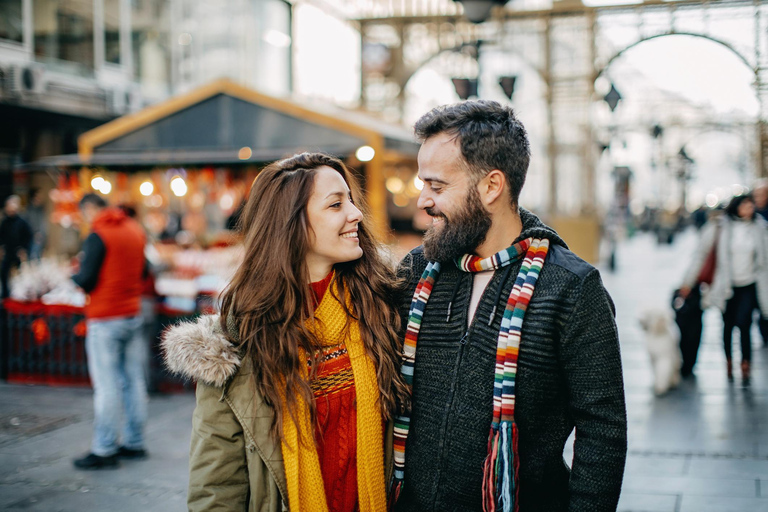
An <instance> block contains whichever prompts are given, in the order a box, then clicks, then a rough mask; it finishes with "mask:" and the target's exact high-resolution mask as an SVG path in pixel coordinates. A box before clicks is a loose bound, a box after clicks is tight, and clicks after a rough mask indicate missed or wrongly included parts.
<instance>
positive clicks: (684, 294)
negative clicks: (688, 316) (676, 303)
mask: <svg viewBox="0 0 768 512" xmlns="http://www.w3.org/2000/svg"><path fill="white" fill-rule="evenodd" d="M677 293H678V295H680V296H681V297H682V298H684V299H687V298H688V295H690V294H691V289H690V288H688V287H687V286H681V287H680V290H678V292H677Z"/></svg>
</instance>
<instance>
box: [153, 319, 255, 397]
mask: <svg viewBox="0 0 768 512" xmlns="http://www.w3.org/2000/svg"><path fill="white" fill-rule="evenodd" d="M161 346H162V350H163V353H164V355H165V364H166V366H167V367H168V369H169V370H170V371H171V372H173V373H175V374H177V375H180V376H182V377H184V378H186V379H191V380H194V381H201V382H204V383H206V384H209V385H211V386H215V387H223V386H224V385H225V384H226V383H227V382H228V381H229V380H230V379H231V378H232V376H233V375H235V373H236V372H237V370H238V368H239V367H240V364H241V362H242V359H241V355H240V351H239V349H238V347H236V346H235V345H233V344H232V343H231V342H230V341H229V339H228V338H227V336H226V334H225V333H224V331H223V330H222V329H221V325H220V322H219V315H204V316H201V317H200V318H198V319H197V321H196V322H182V323H181V324H178V325H176V326H174V327H172V328H170V329H168V330H167V331H166V332H165V333H164V334H163V337H162V341H161Z"/></svg>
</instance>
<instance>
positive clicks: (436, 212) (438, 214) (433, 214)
mask: <svg viewBox="0 0 768 512" xmlns="http://www.w3.org/2000/svg"><path fill="white" fill-rule="evenodd" d="M424 211H425V212H427V215H429V216H430V217H443V218H445V215H443V214H442V213H441V212H440V210H437V209H435V208H424Z"/></svg>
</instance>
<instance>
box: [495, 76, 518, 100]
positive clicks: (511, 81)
mask: <svg viewBox="0 0 768 512" xmlns="http://www.w3.org/2000/svg"><path fill="white" fill-rule="evenodd" d="M515 80H517V77H516V76H502V77H500V78H499V85H500V86H501V88H502V89H503V90H504V94H505V95H506V96H507V98H509V100H510V101H512V95H513V94H514V93H515Z"/></svg>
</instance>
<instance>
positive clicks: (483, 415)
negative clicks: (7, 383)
mask: <svg viewBox="0 0 768 512" xmlns="http://www.w3.org/2000/svg"><path fill="white" fill-rule="evenodd" d="M520 215H521V217H522V221H523V231H522V234H521V235H520V237H519V238H518V240H516V242H517V241H519V240H522V239H524V238H528V237H531V236H532V237H534V238H548V239H549V240H550V242H551V243H550V250H549V254H548V256H547V259H546V262H545V264H544V268H543V269H542V272H541V275H540V277H539V280H538V282H537V284H536V289H535V291H534V294H533V298H532V300H531V303H530V305H529V307H528V310H527V312H526V314H525V318H524V321H523V330H522V341H521V345H520V356H519V361H518V365H519V366H518V373H517V393H516V412H515V419H516V422H517V424H518V426H519V429H520V442H519V453H520V510H521V512H555V511H557V512H561V511H562V512H565V511H571V512H576V511H579V512H601V511H615V510H616V506H617V503H618V500H619V493H620V490H621V481H622V477H623V473H624V462H625V459H626V451H627V420H626V409H625V404H624V387H623V382H622V374H621V359H620V356H619V340H618V333H617V330H616V323H615V321H614V315H615V312H614V306H613V302H612V301H611V298H610V297H609V296H608V293H607V292H606V290H605V288H603V285H602V282H601V280H600V275H599V273H598V271H597V270H596V269H595V268H593V267H592V266H591V265H589V264H588V263H586V262H584V261H583V260H581V259H580V258H578V257H577V256H576V255H574V254H573V253H572V252H571V251H569V250H568V248H567V246H566V245H565V243H564V242H563V241H562V239H561V238H560V237H559V236H558V235H557V233H555V232H554V231H553V230H552V229H551V228H549V227H547V226H545V225H544V224H543V223H541V221H540V220H539V219H538V218H537V217H536V216H535V215H533V214H532V213H530V212H527V211H525V210H522V209H521V210H520ZM426 265H427V260H426V259H425V257H424V254H423V252H422V248H421V247H418V248H416V249H414V250H413V251H412V252H411V253H410V254H409V255H408V256H406V257H405V259H404V260H403V261H402V263H401V265H400V274H401V276H403V277H405V278H406V279H407V280H408V287H407V290H406V292H404V295H403V297H402V302H401V315H402V316H403V318H404V319H405V318H406V317H407V314H408V309H409V307H410V304H411V297H412V294H413V290H414V289H415V288H416V284H417V283H418V281H419V278H420V277H421V274H422V272H423V270H424V268H425V267H426ZM520 265H521V262H517V263H513V264H512V265H511V267H512V269H511V272H509V273H508V274H507V278H506V279H503V276H504V274H505V270H506V268H502V269H500V270H498V271H496V272H495V274H494V277H493V279H492V280H491V282H490V283H489V284H488V287H487V288H486V290H485V292H484V293H483V296H482V298H481V300H480V304H479V306H478V308H477V312H476V315H475V318H474V320H473V321H472V323H471V325H469V326H468V325H467V315H468V305H469V300H470V296H471V293H472V282H473V277H472V274H469V273H466V272H462V271H461V270H459V269H458V268H457V267H456V266H455V265H454V264H451V263H448V264H443V265H442V270H441V272H440V275H439V276H438V279H437V283H436V285H435V287H434V289H433V291H432V295H431V297H430V299H429V302H428V303H427V307H426V310H425V313H424V318H423V319H422V326H421V332H420V333H419V338H418V344H417V349H416V368H415V373H414V388H413V400H414V410H413V414H412V416H411V428H410V434H409V437H408V443H407V446H406V452H405V461H406V462H405V464H406V465H405V485H404V488H403V491H402V494H401V496H400V499H399V501H398V505H397V508H396V510H397V512H411V511H441V512H442V511H482V503H481V486H482V466H483V460H484V459H485V457H486V453H487V442H488V433H489V430H490V425H491V419H492V416H493V380H494V370H495V358H496V340H497V337H498V333H499V329H500V324H501V314H502V312H503V311H504V307H505V305H506V301H507V299H508V297H509V293H510V290H511V289H512V285H513V284H514V280H515V277H516V276H517V273H518V271H519V270H520ZM502 280H503V282H502ZM499 288H500V293H499ZM451 301H452V302H453V306H452V308H451V310H452V314H451V316H450V319H447V318H446V317H447V314H448V304H449V302H451ZM494 304H498V309H497V314H496V315H495V319H494V320H493V322H491V325H488V323H489V320H490V315H491V310H492V309H493V305H494ZM467 331H468V336H467V337H466V339H465V341H464V343H462V342H461V341H460V340H461V339H462V337H463V336H464V334H465V333H466V332H467ZM574 427H575V428H576V445H575V450H574V460H573V468H572V470H571V471H569V470H568V468H567V466H566V464H565V462H564V460H563V446H564V445H565V442H566V440H567V438H568V436H569V434H570V433H571V431H572V430H573V428H574Z"/></svg>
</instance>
